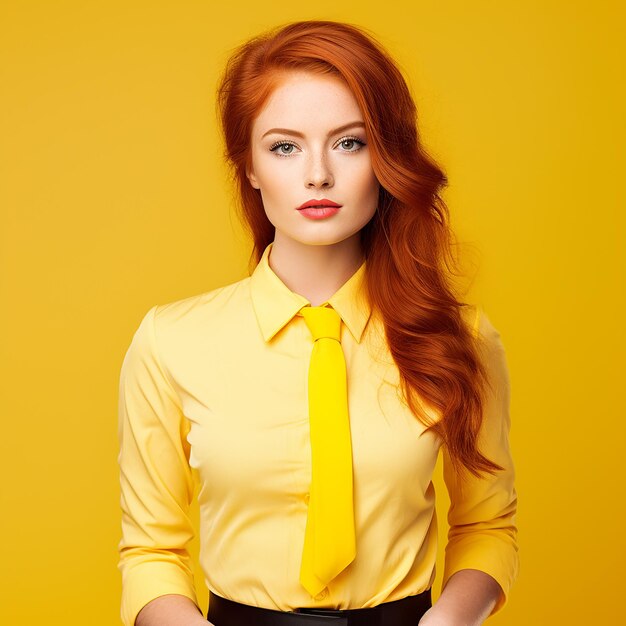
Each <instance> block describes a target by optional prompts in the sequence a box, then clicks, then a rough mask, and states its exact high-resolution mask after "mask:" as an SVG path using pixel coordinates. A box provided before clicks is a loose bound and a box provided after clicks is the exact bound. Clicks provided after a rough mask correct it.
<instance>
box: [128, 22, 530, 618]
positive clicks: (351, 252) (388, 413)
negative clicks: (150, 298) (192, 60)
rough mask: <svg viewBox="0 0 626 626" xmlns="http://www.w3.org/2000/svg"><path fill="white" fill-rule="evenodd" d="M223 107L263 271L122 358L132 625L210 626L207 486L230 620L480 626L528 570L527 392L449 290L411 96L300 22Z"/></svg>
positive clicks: (216, 573)
mask: <svg viewBox="0 0 626 626" xmlns="http://www.w3.org/2000/svg"><path fill="white" fill-rule="evenodd" d="M218 103H219V105H220V112H221V120H222V127H223V131H224V138H225V144H226V157H227V159H228V162H229V163H230V165H231V166H232V171H233V177H234V181H235V182H236V184H237V188H238V191H239V194H240V198H241V207H242V209H243V212H242V215H243V219H244V223H245V224H246V225H247V226H248V228H249V230H250V233H251V235H252V239H253V244H254V249H253V254H254V259H255V260H256V262H257V264H256V267H255V269H254V271H253V272H252V274H251V276H248V277H246V278H244V279H242V280H241V281H238V282H237V283H234V284H231V285H227V286H225V287H221V288H218V289H215V290H213V291H210V292H207V293H203V294H200V295H197V296H192V297H189V298H186V299H184V300H180V301H177V302H172V303H168V304H164V305H157V306H154V307H152V308H151V309H150V311H148V313H147V314H146V315H145V316H144V318H143V320H142V322H141V324H140V325H139V328H138V329H137V331H136V333H135V335H134V337H133V341H132V343H131V345H130V347H129V349H128V352H127V354H126V357H125V359H124V363H123V366H122V372H121V381H120V405H119V408H120V423H119V424H120V425H119V435H120V455H119V463H120V469H121V487H122V492H121V493H122V498H121V504H122V513H123V517H122V531H123V536H122V540H121V542H120V546H119V548H120V564H119V567H120V569H121V572H122V576H123V596H122V620H123V622H124V623H125V624H126V625H131V624H135V623H136V624H137V625H138V626H152V625H154V626H156V625H157V624H158V625H159V626H175V625H178V624H180V625H183V624H184V625H185V626H192V625H193V624H201V623H202V624H206V623H207V622H206V620H205V618H204V617H203V615H202V613H201V612H200V610H199V608H198V606H197V599H196V595H195V590H194V580H193V576H192V573H191V570H190V557H189V553H188V551H187V544H188V542H189V540H190V539H191V538H192V537H193V528H192V525H191V523H190V520H189V517H188V510H189V505H190V502H191V500H192V498H193V497H194V485H195V479H197V480H198V481H199V486H200V489H199V493H198V499H199V505H200V516H201V527H200V533H201V554H200V560H201V563H202V568H203V572H204V576H205V582H206V584H207V586H208V588H209V590H210V595H209V614H208V620H209V623H211V624H215V625H216V626H232V625H234V624H258V625H264V624H267V625H281V626H282V625H284V626H299V625H300V624H305V623H306V624H327V623H329V622H331V621H332V623H334V624H381V625H382V624H384V625H390V624H394V625H395V624H418V623H419V624H420V625H421V626H436V625H439V624H442V625H443V624H445V625H446V626H455V625H457V624H472V625H473V624H481V623H482V622H483V621H484V620H485V619H486V618H487V617H488V616H489V615H490V614H492V613H494V612H496V611H499V610H500V609H501V608H502V607H503V606H504V604H505V602H506V600H507V597H508V593H509V590H510V587H511V585H512V583H513V581H514V579H515V577H516V575H517V568H518V561H517V537H516V535H517V529H516V526H515V513H516V506H517V497H516V492H515V487H514V468H513V463H512V459H511V455H510V449H509V443H508V432H509V412H508V411H509V381H508V372H507V366H506V358H505V354H504V349H503V346H502V343H501V341H500V337H499V334H498V332H497V331H496V330H495V329H494V327H493V326H492V325H491V323H490V322H489V320H488V318H487V317H486V316H485V315H484V313H481V311H480V309H478V308H477V307H470V306H469V305H467V304H465V303H462V302H460V301H459V300H458V299H457V297H456V296H455V294H454V293H453V291H452V289H451V287H450V283H451V281H450V268H451V267H453V265H452V261H453V259H452V256H451V254H450V250H451V245H450V241H451V232H450V229H449V226H448V214H447V209H446V207H445V205H444V204H443V202H442V200H441V198H440V195H439V194H440V191H441V189H442V187H443V185H444V184H445V182H446V180H445V176H444V174H443V173H442V171H441V170H440V169H439V168H438V167H437V165H436V164H435V163H434V162H433V160H432V159H431V158H430V157H429V156H428V155H427V154H426V152H425V151H424V148H423V147H422V145H421V143H420V141H419V138H418V133H417V128H416V111H415V105H414V103H413V101H412V99H411V96H410V94H409V91H408V88H407V86H406V83H405V81H404V79H403V78H402V76H401V74H400V72H399V71H398V69H397V67H396V66H395V64H394V63H393V61H392V60H391V59H390V58H389V56H388V55H387V54H386V53H385V51H384V50H382V49H381V47H380V46H379V45H378V44H377V43H376V42H375V41H374V40H373V39H372V38H371V37H370V36H369V35H367V34H366V33H364V32H363V31H362V30H361V29H358V28H356V27H354V26H351V25H347V24H343V23H337V22H329V21H306V22H298V23H293V24H289V25H287V26H284V27H282V28H280V29H278V30H276V31H275V32H272V33H268V34H265V35H263V36H260V37H257V38H255V39H253V40H251V41H249V42H247V43H246V44H245V45H243V46H241V47H240V48H239V49H238V50H237V51H236V52H235V54H233V56H232V57H231V59H230V61H229V63H228V65H227V68H226V71H225V73H224V76H223V77H222V81H221V84H220V88H219V98H218ZM440 449H441V451H442V454H443V460H444V478H445V481H446V486H447V488H448V490H449V493H450V498H451V508H450V512H449V522H450V534H449V541H448V544H447V547H446V560H445V568H444V576H443V590H442V593H441V596H440V598H439V599H438V601H437V602H436V603H434V605H432V603H431V596H430V589H431V586H432V583H433V580H434V577H435V559H436V551H437V545H436V540H437V520H436V516H435V508H434V504H435V494H434V489H433V485H432V482H431V478H432V473H433V469H434V466H435V462H436V459H437V455H438V453H439V450H440ZM194 472H196V473H197V476H195V475H194ZM135 620H136V621H135Z"/></svg>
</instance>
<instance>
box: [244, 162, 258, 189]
mask: <svg viewBox="0 0 626 626" xmlns="http://www.w3.org/2000/svg"><path fill="white" fill-rule="evenodd" d="M246 176H247V177H248V180H249V181H250V184H251V185H252V186H253V187H254V188H255V189H260V186H259V183H258V181H257V179H256V176H255V175H254V170H253V169H252V166H250V167H247V168H246Z"/></svg>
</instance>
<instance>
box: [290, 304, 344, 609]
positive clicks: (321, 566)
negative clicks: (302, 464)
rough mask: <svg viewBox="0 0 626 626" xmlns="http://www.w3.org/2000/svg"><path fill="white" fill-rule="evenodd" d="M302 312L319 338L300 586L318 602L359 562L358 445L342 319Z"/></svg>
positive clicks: (312, 372) (325, 310)
mask: <svg viewBox="0 0 626 626" xmlns="http://www.w3.org/2000/svg"><path fill="white" fill-rule="evenodd" d="M300 312H301V313H302V316H303V317H304V320H305V322H306V324H307V326H308V328H309V330H310V331H311V334H312V335H313V341H314V344H313V351H312V353H311V362H310V365H309V423H310V433H311V468H312V469H311V488H310V496H309V510H308V515H307V522H306V530H305V536H304V550H303V553H302V565H301V568H300V582H301V583H302V585H303V586H304V588H305V589H307V591H308V592H309V593H310V594H311V595H312V596H313V597H316V596H317V595H318V594H319V593H320V592H321V591H322V590H323V589H324V588H325V587H326V586H327V584H328V583H329V582H330V581H331V580H332V579H333V578H335V576H337V574H339V572H341V571H342V570H343V569H345V568H346V567H347V566H348V565H349V564H350V563H351V562H352V561H353V560H354V557H355V556H356V542H355V532H354V510H353V500H352V443H351V439H350V420H349V416H348V394H347V383H346V362H345V359H344V355H343V350H342V348H341V336H340V331H341V318H340V317H339V314H338V313H337V312H336V311H335V310H334V309H333V308H330V307H325V306H313V307H312V306H305V307H303V308H302V309H301V310H300Z"/></svg>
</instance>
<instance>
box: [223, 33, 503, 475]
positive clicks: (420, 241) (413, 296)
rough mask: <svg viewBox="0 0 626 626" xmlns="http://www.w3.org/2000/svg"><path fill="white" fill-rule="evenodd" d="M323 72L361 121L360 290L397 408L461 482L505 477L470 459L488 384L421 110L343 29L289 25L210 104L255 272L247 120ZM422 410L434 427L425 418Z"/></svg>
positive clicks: (246, 60) (242, 62)
mask: <svg viewBox="0 0 626 626" xmlns="http://www.w3.org/2000/svg"><path fill="white" fill-rule="evenodd" d="M290 70H298V71H303V70H304V71H310V72H317V73H330V74H333V75H337V76H339V77H341V78H343V79H344V80H345V82H346V83H347V85H348V86H349V88H350V89H351V91H352V93H353V94H354V96H355V98H356V100H357V102H358V105H359V107H360V109H361V112H362V114H363V118H364V121H365V130H366V136H367V140H368V145H369V147H370V154H371V159H372V167H373V169H374V173H375V175H376V178H377V179H378V181H379V183H380V196H379V204H378V208H377V211H376V213H375V215H374V217H373V218H372V219H371V220H370V222H369V223H368V224H367V225H366V226H365V227H364V228H363V229H362V231H361V241H362V244H363V252H364V255H365V258H366V259H367V263H366V276H365V286H366V289H367V294H368V296H369V300H370V303H371V306H372V312H373V313H375V314H377V315H379V317H380V318H381V319H382V321H383V324H384V328H385V334H386V339H387V343H388V346H389V350H390V353H391V355H392V357H393V359H394V361H395V363H396V365H397V367H398V370H399V374H400V382H401V388H402V392H403V394H404V398H405V400H406V401H407V404H408V406H409V407H410V409H411V411H412V412H413V413H414V414H415V416H416V417H417V418H418V419H419V420H420V421H422V423H423V424H424V425H425V426H427V427H428V428H430V429H432V430H433V431H435V432H436V433H437V434H438V435H439V436H440V437H441V439H442V441H443V443H444V445H446V446H447V448H448V451H449V453H450V458H451V459H452V461H453V463H454V465H455V468H456V470H457V471H460V470H461V469H462V468H465V469H467V470H469V471H470V472H471V473H472V474H474V475H476V476H479V475H480V472H490V473H493V472H494V471H495V470H498V469H502V468H501V467H500V466H499V465H497V464H495V463H493V462H492V461H490V460H489V459H488V458H486V457H485V456H484V455H482V454H481V452H480V451H479V450H478V445H477V441H478V432H479V429H480V426H481V424H482V415H483V406H484V402H485V400H484V392H485V389H486V386H487V384H488V383H487V376H486V372H485V369H484V365H483V364H482V363H481V360H480V358H479V352H478V345H477V343H476V340H475V339H474V336H473V334H472V331H471V329H470V328H469V326H468V324H467V323H466V322H465V321H464V319H463V315H462V308H463V307H466V306H468V305H467V304H466V303H463V302H461V301H460V300H458V299H457V297H456V296H455V294H454V293H453V290H452V288H451V280H450V273H452V274H454V273H455V271H454V270H455V268H456V262H455V259H454V257H453V255H452V242H453V233H452V232H451V229H450V226H449V216H448V209H447V207H446V205H445V204H444V202H443V200H442V199H441V196H440V193H441V190H442V189H443V187H444V186H445V185H446V183H447V179H446V177H445V174H444V173H443V171H442V170H441V169H440V167H438V165H437V164H436V163H435V162H434V160H433V159H432V158H431V157H430V156H429V155H428V154H427V153H426V151H425V150H424V147H423V146H422V144H421V142H420V139H419V135H418V129H417V111H416V107H415V104H414V102H413V99H412V97H411V95H410V93H409V89H408V87H407V84H406V82H405V80H404V78H403V77H402V74H401V73H400V71H399V69H398V68H397V67H396V65H395V63H394V61H393V60H392V59H391V58H390V56H389V55H388V54H387V53H386V51H385V50H384V49H383V48H382V47H381V46H380V45H379V44H378V43H377V42H376V41H375V40H374V39H373V38H372V37H371V36H370V35H368V34H366V32H364V31H363V30H361V29H360V28H357V27H355V26H353V25H350V24H345V23H340V22H332V21H321V20H311V21H302V22H294V23H291V24H287V25H285V26H282V27H279V28H278V29H276V30H274V31H271V32H269V33H265V34H262V35H260V36H257V37H255V38H253V39H251V40H249V41H248V42H246V43H244V44H243V45H241V46H240V47H238V48H237V49H236V50H235V51H234V53H233V54H232V56H231V57H230V59H229V60H228V62H227V65H226V69H225V71H224V73H223V75H222V77H221V81H220V84H219V87H218V98H217V105H218V110H219V115H220V119H221V126H222V132H223V135H224V141H225V146H226V150H225V157H226V160H227V162H228V164H229V165H230V167H231V173H232V176H233V180H234V183H235V185H236V186H237V188H238V192H239V197H240V201H241V205H240V207H239V209H240V210H241V211H242V218H243V223H244V225H245V226H247V228H248V229H249V232H250V234H251V235H252V239H253V241H254V247H253V251H252V257H254V258H255V259H256V262H258V261H259V260H260V259H261V256H262V254H263V251H264V250H265V248H266V247H267V246H268V245H269V244H270V243H271V242H272V241H273V240H274V226H273V225H272V224H271V222H270V221H269V219H268V218H267V216H266V213H265V210H264V208H263V202H262V199H261V195H260V192H259V190H257V189H254V188H253V187H252V185H250V183H249V181H248V178H247V176H246V168H247V166H248V165H250V159H251V150H250V137H251V129H252V124H253V122H254V119H255V118H256V116H257V114H258V113H259V112H260V110H261V109H262V107H263V105H264V103H265V102H266V100H267V98H268V96H269V95H270V94H271V92H272V90H273V89H274V87H275V86H276V85H277V84H278V81H279V80H280V79H281V77H283V76H284V72H285V71H290ZM424 401H425V402H426V404H428V405H430V406H431V407H432V408H434V409H435V410H436V411H437V413H438V414H439V415H440V416H441V417H440V419H437V420H434V419H432V418H430V417H429V416H428V415H426V414H425V412H424V411H423V409H422V407H421V402H424Z"/></svg>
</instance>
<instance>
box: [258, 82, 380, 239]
mask: <svg viewBox="0 0 626 626" xmlns="http://www.w3.org/2000/svg"><path fill="white" fill-rule="evenodd" d="M251 149H252V166H251V168H250V169H249V170H248V171H247V172H246V173H247V176H248V179H249V180H250V183H251V184H252V186H253V187H254V188H255V189H259V190H260V192H261V197H262V200H263V205H264V208H265V212H266V214H267V217H268V219H269V221H270V222H271V223H272V224H273V225H274V227H275V228H276V238H275V239H276V240H279V239H281V238H289V239H291V240H294V241H297V242H299V243H302V244H306V245H332V244H337V243H340V242H344V241H345V240H347V239H349V238H351V237H358V233H359V231H360V230H361V229H362V228H363V226H365V224H367V223H368V222H369V221H370V219H371V218H372V217H373V215H374V213H375V212H376V208H377V203H378V191H379V186H380V185H379V183H378V180H377V179H376V177H375V175H374V171H373V169H372V163H371V160H370V152H369V148H368V146H367V143H366V136H365V130H364V125H363V116H362V114H361V111H360V109H359V106H358V104H357V102H356V100H355V98H354V96H353V94H352V92H351V91H350V89H349V88H348V86H347V85H346V84H345V82H344V81H343V79H341V78H338V77H336V76H329V75H318V74H313V73H307V72H301V71H300V72H289V73H286V74H285V77H284V78H283V79H281V81H280V82H279V84H278V86H277V87H276V88H275V89H274V91H273V92H272V94H271V95H270V97H269V99H268V101H267V103H266V105H265V107H264V108H263V109H262V110H261V112H260V113H259V115H258V116H257V118H256V120H255V121H254V124H253V127H252V138H251ZM309 200H330V201H331V202H334V203H336V204H339V205H341V208H339V210H338V211H336V212H334V213H333V214H331V215H326V213H328V210H326V213H324V210H315V209H313V210H311V211H310V214H309V215H307V213H306V212H303V211H301V210H298V207H300V206H301V205H302V204H304V203H305V202H308V201H309Z"/></svg>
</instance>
